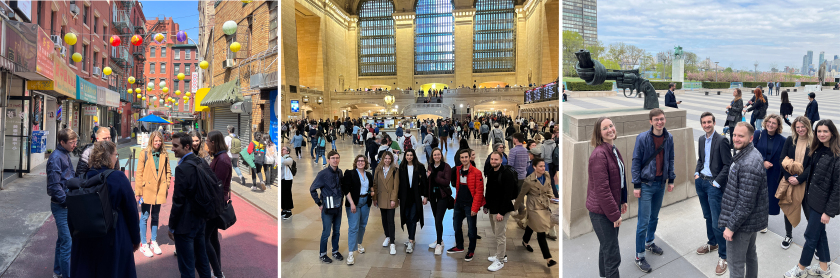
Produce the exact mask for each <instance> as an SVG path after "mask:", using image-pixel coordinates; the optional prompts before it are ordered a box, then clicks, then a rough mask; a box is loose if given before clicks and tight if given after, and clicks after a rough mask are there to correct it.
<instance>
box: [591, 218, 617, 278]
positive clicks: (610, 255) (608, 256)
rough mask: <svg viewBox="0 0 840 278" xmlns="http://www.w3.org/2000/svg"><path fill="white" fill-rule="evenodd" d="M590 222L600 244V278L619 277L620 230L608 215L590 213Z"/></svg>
mask: <svg viewBox="0 0 840 278" xmlns="http://www.w3.org/2000/svg"><path fill="white" fill-rule="evenodd" d="M589 220H591V221H592V227H593V228H594V229H595V235H596V236H597V237H598V242H600V243H601V245H600V248H599V249H598V274H599V277H616V278H617V277H618V266H619V265H620V264H621V254H620V253H619V249H618V228H617V227H613V222H612V221H610V220H609V219H608V218H607V216H606V215H603V214H598V213H592V212H590V213H589Z"/></svg>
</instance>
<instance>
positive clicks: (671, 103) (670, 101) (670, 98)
mask: <svg viewBox="0 0 840 278" xmlns="http://www.w3.org/2000/svg"><path fill="white" fill-rule="evenodd" d="M676 88H677V84H676V83H671V84H668V92H667V93H665V106H668V107H674V108H679V107H677V104H682V101H677V97H676V96H675V95H674V90H675V89H676Z"/></svg>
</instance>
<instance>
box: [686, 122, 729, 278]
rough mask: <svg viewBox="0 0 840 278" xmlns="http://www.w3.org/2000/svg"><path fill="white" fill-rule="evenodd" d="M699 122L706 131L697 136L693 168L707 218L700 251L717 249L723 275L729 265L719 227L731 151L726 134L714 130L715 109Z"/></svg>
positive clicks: (717, 268)
mask: <svg viewBox="0 0 840 278" xmlns="http://www.w3.org/2000/svg"><path fill="white" fill-rule="evenodd" d="M700 124H701V125H702V126H703V131H705V132H706V134H705V135H703V136H700V138H698V139H697V146H698V148H699V152H698V154H699V155H698V156H699V158H698V159H697V167H695V168H694V187H695V189H696V191H697V197H698V199H699V200H700V208H702V210H703V218H704V219H706V238H708V241H707V242H706V244H703V246H700V248H697V254H700V255H704V254H708V253H711V252H712V251H715V249H717V251H718V257H719V258H720V259H718V263H717V266H716V268H715V274H717V275H723V274H724V273H726V269H727V267H728V265H727V263H726V240H724V239H723V229H721V228H719V227H718V221H719V219H718V218H719V216H720V203H721V200H722V198H723V191H724V189H725V188H726V181H727V177H728V175H729V164H730V163H731V162H732V153H731V152H730V149H729V142H728V141H727V140H726V137H723V135H720V134H719V133H717V132H715V116H714V115H712V113H709V112H704V113H703V114H702V115H700Z"/></svg>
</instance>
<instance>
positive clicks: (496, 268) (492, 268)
mask: <svg viewBox="0 0 840 278" xmlns="http://www.w3.org/2000/svg"><path fill="white" fill-rule="evenodd" d="M503 267H505V263H503V262H500V261H494V262H493V264H491V265H490V266H489V267H487V270H489V271H499V269H502V268H503Z"/></svg>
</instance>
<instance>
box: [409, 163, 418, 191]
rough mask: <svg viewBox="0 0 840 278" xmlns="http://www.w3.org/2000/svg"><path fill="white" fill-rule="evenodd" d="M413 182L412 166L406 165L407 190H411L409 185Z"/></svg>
mask: <svg viewBox="0 0 840 278" xmlns="http://www.w3.org/2000/svg"><path fill="white" fill-rule="evenodd" d="M415 159H416V158H415ZM413 180H414V165H408V188H411V185H412V183H411V182H412V181H413Z"/></svg>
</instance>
